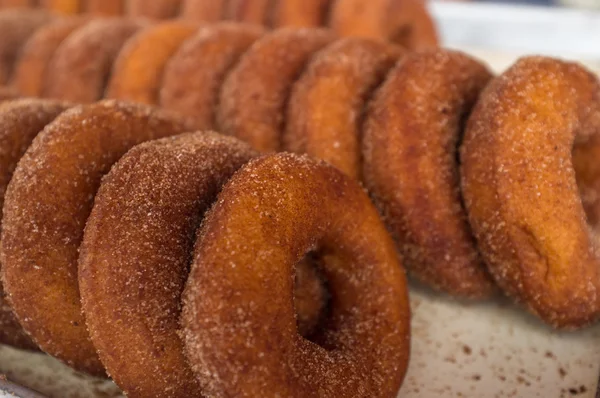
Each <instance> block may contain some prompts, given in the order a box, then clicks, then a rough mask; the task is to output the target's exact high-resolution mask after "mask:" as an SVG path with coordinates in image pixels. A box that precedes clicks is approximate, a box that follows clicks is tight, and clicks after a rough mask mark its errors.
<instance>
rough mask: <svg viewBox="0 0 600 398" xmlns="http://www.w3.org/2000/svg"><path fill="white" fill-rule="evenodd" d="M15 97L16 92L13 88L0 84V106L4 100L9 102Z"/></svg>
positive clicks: (16, 95)
mask: <svg viewBox="0 0 600 398" xmlns="http://www.w3.org/2000/svg"><path fill="white" fill-rule="evenodd" d="M17 97H18V94H17V93H16V92H15V90H14V89H13V88H12V87H3V86H0V106H2V103H3V102H5V101H7V102H10V100H13V99H15V98H17Z"/></svg>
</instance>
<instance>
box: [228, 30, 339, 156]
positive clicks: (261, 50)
mask: <svg viewBox="0 0 600 398" xmlns="http://www.w3.org/2000/svg"><path fill="white" fill-rule="evenodd" d="M332 40H333V36H332V35H331V34H330V33H329V32H327V31H325V30H320V29H279V30H276V31H274V32H272V33H269V34H267V35H265V36H263V37H262V38H261V39H260V40H258V41H256V42H255V43H254V44H253V45H252V47H250V49H249V50H248V51H247V52H246V54H244V56H243V57H242V58H241V60H240V62H239V63H238V64H237V66H236V67H235V68H234V69H233V71H232V72H231V73H230V74H229V76H228V77H227V79H226V80H225V83H224V84H223V88H222V89H221V95H220V106H219V109H218V112H217V122H218V126H219V130H220V131H221V132H223V133H225V134H229V135H233V136H235V137H238V138H240V139H242V140H243V141H246V142H248V143H249V144H250V145H252V146H253V147H254V148H255V149H257V150H259V151H264V152H269V151H277V150H278V149H280V146H281V135H282V132H283V129H284V120H283V119H284V112H285V105H286V103H287V99H288V96H289V94H290V91H291V88H292V85H293V83H294V82H295V81H296V79H297V78H298V77H299V75H300V74H301V73H302V71H303V69H304V67H305V65H306V63H307V62H308V61H309V60H310V58H311V56H312V55H313V54H314V53H315V52H316V51H318V50H320V49H321V48H323V47H324V46H326V45H327V44H329V43H330V42H331V41H332Z"/></svg>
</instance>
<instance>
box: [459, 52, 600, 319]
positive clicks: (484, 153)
mask: <svg viewBox="0 0 600 398" xmlns="http://www.w3.org/2000/svg"><path fill="white" fill-rule="evenodd" d="M599 152H600V83H599V82H598V79H597V77H596V76H595V75H594V74H593V73H591V72H589V71H587V70H586V69H585V68H583V67H582V66H580V65H578V64H574V63H568V62H563V61H559V60H555V59H551V58H544V57H527V58H523V59H521V60H519V61H518V62H517V63H516V64H515V65H514V66H512V67H511V68H510V69H508V70H507V71H506V72H505V73H504V74H503V75H502V76H500V77H498V78H497V79H495V80H494V81H493V82H492V83H491V84H490V85H489V86H488V88H487V89H486V90H485V92H484V94H483V95H482V97H481V99H480V100H479V102H478V104H477V106H476V107H475V110H474V111H473V114H472V115H471V118H470V119H469V122H468V125H467V129H466V133H465V138H464V143H463V146H462V151H461V161H462V166H461V174H462V188H463V196H464V199H465V206H466V208H467V210H468V213H469V220H470V221H471V225H472V228H473V231H474V233H475V236H476V237H477V240H478V243H479V249H480V250H481V253H482V254H483V256H484V258H485V260H486V262H487V265H488V268H489V269H490V271H491V273H492V274H493V276H494V278H495V280H496V281H497V282H498V284H499V285H500V287H502V288H503V289H504V290H505V291H506V292H507V293H508V294H509V295H510V296H512V297H515V298H516V299H518V301H520V302H522V303H524V304H525V305H526V306H527V307H528V308H529V309H530V310H531V311H532V312H533V313H535V314H537V315H538V316H539V317H540V318H541V319H542V320H544V321H545V322H547V323H549V324H550V325H552V326H554V327H560V328H577V327H581V326H585V325H587V324H589V323H590V322H592V321H595V320H597V319H598V317H599V315H600V294H598V292H599V290H600V275H599V270H600V257H599V253H600V251H599V250H598V242H597V235H596V232H595V230H594V229H595V228H597V225H596V224H593V223H592V222H593V221H594V222H595V221H597V219H596V218H595V216H594V214H596V213H595V212H596V211H597V208H598V207H597V206H598V204H597V202H595V201H594V202H587V200H586V197H587V196H588V194H589V193H590V190H594V191H595V192H596V197H597V195H598V192H599V181H600V172H599V170H598V166H597V159H598V158H597V154H598V153H599ZM590 155H591V157H590ZM591 159H593V161H592V162H590V160H591ZM578 185H579V186H578ZM582 194H583V195H582ZM586 202H587V204H588V205H592V207H587V206H586ZM586 207H587V208H586ZM586 210H587V211H586Z"/></svg>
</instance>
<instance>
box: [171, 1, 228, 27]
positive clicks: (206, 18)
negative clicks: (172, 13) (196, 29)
mask: <svg viewBox="0 0 600 398" xmlns="http://www.w3.org/2000/svg"><path fill="white" fill-rule="evenodd" d="M226 3H227V0H182V4H181V16H182V17H183V18H186V19H192V20H194V21H201V22H217V21H220V20H221V19H223V18H224V16H225V5H226Z"/></svg>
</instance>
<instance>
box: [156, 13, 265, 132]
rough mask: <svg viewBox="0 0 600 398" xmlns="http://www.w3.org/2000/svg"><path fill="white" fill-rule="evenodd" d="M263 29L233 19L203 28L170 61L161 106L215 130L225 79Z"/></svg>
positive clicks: (165, 75)
mask: <svg viewBox="0 0 600 398" xmlns="http://www.w3.org/2000/svg"><path fill="white" fill-rule="evenodd" d="M263 32H264V30H263V29H262V28H261V27H259V26H254V25H246V24H238V23H231V22H222V23H218V24H215V25H210V26H205V27H202V28H200V30H199V31H198V32H197V33H196V35H194V36H193V37H191V38H190V39H188V40H187V41H186V42H185V43H184V44H183V45H182V46H181V48H180V49H179V51H178V52H177V53H175V55H174V56H173V58H172V59H171V61H170V62H169V63H168V64H167V67H166V70H165V73H164V79H163V85H162V89H161V92H160V106H161V107H163V108H165V109H169V110H172V111H174V112H178V113H179V114H181V115H184V116H186V117H188V118H189V119H190V120H191V121H192V122H193V123H194V126H196V127H197V128H198V129H201V130H202V129H207V130H209V129H215V128H216V125H217V123H216V113H217V108H218V104H219V93H220V89H221V86H222V85H223V81H224V80H225V78H226V76H227V75H228V73H229V72H230V71H231V70H232V68H233V67H234V65H235V64H236V63H237V62H238V60H239V59H240V57H241V56H242V54H244V52H246V50H248V48H249V47H250V46H251V45H252V43H254V42H255V41H256V40H257V39H258V38H259V37H260V36H262V34H263Z"/></svg>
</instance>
